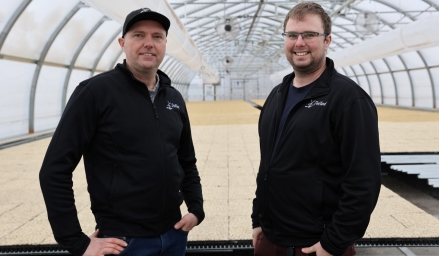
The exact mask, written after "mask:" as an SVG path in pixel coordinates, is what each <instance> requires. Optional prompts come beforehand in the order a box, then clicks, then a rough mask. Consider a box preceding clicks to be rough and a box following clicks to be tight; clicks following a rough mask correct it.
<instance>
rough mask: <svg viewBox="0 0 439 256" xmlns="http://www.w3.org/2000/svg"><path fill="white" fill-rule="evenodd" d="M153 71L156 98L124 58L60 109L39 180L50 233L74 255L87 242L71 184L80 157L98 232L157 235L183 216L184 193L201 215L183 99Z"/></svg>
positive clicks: (84, 85) (163, 76) (84, 84)
mask: <svg viewBox="0 0 439 256" xmlns="http://www.w3.org/2000/svg"><path fill="white" fill-rule="evenodd" d="M157 73H158V74H159V78H160V87H159V89H158V92H157V95H156V97H155V100H154V103H153V102H152V101H151V98H150V95H149V92H148V89H147V87H146V86H145V84H143V83H142V82H140V81H138V80H137V79H135V78H134V76H133V75H132V73H131V72H130V71H129V70H128V69H127V68H126V66H125V63H124V64H118V65H117V66H116V67H115V68H114V69H113V70H111V71H108V72H105V73H102V74H100V75H97V76H95V77H92V78H90V79H88V80H85V81H83V82H82V83H80V84H79V85H78V86H77V88H76V90H75V91H74V92H73V94H72V96H71V97H70V100H69V102H68V104H67V106H66V108H65V110H64V113H63V115H62V117H61V120H60V122H59V124H58V127H57V129H56V131H55V134H54V135H53V138H52V141H51V142H50V145H49V148H48V150H47V153H46V156H45V158H44V162H43V165H42V167H41V171H40V185H41V190H42V192H43V196H44V200H45V202H46V207H47V212H48V218H49V221H50V224H51V227H52V230H53V233H54V236H55V239H56V241H57V242H58V243H59V244H60V245H61V246H62V247H64V248H65V249H67V250H69V251H70V252H71V253H73V254H74V255H82V254H83V253H84V252H85V250H86V248H87V246H88V244H89V242H90V239H89V238H88V236H87V235H85V234H84V233H83V232H82V230H81V226H80V223H79V221H78V217H77V211H76V207H75V201H74V195H73V190H72V185H73V183H72V172H73V171H74V169H75V168H76V166H77V164H78V162H79V160H80V159H81V156H83V159H84V165H85V172H86V177H87V183H88V192H89V194H90V200H91V210H92V212H93V214H94V216H95V219H96V224H97V225H96V228H98V229H99V230H100V231H99V232H100V233H101V234H107V235H122V236H132V237H148V236H156V235H160V234H162V233H164V232H166V231H167V230H168V229H170V228H172V227H173V225H174V224H175V223H176V222H178V221H179V220H180V218H181V212H180V205H181V204H182V202H183V200H184V201H185V202H186V204H187V206H188V211H189V212H191V213H193V214H194V215H195V216H196V217H197V218H198V221H199V223H201V221H202V220H203V219H204V211H203V198H202V191H201V184H200V177H199V174H198V170H197V167H196V165H195V163H196V158H195V152H194V146H193V143H192V136H191V130H190V124H189V119H188V114H187V110H186V105H185V102H184V100H183V98H182V96H181V94H180V93H179V92H178V91H177V90H176V89H175V88H173V87H172V86H171V80H170V79H169V78H168V77H167V76H166V74H165V73H163V72H161V71H160V70H158V72H157Z"/></svg>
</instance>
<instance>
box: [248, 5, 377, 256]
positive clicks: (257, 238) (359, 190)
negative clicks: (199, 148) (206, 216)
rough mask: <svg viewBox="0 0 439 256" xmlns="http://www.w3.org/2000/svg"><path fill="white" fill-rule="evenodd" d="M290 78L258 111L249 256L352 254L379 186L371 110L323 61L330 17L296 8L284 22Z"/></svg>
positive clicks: (330, 64)
mask: <svg viewBox="0 0 439 256" xmlns="http://www.w3.org/2000/svg"><path fill="white" fill-rule="evenodd" d="M284 31H285V32H284V33H283V36H284V38H285V55H286V57H287V59H288V61H289V62H290V63H291V65H292V66H293V69H294V72H293V73H291V74H289V75H287V76H286V77H285V78H284V79H283V82H282V83H281V84H279V85H278V86H276V87H275V88H274V89H273V91H272V92H271V93H270V95H269V96H268V98H267V100H266V102H265V104H264V107H263V109H262V111H261V115H260V120H259V136H260V150H261V162H260V167H259V173H258V176H257V189H256V198H255V199H254V201H253V212H252V221H253V234H252V235H253V246H254V247H255V255H264V256H267V255H282V256H284V255H295V256H298V255H317V256H326V255H343V256H347V255H355V248H354V243H355V241H356V240H358V239H359V238H361V237H362V236H363V235H364V233H365V231H366V228H367V226H368V224H369V220H370V215H371V213H372V211H373V209H374V207H375V205H376V202H377V199H378V195H379V191H380V184H381V169H380V148H379V138H378V117H377V111H376V108H375V105H374V103H373V102H372V100H371V98H370V97H369V96H368V95H367V93H366V92H364V91H363V90H362V89H361V88H360V87H359V86H358V85H357V84H356V83H355V82H353V81H352V80H350V79H349V78H347V77H345V76H343V75H341V74H339V73H337V71H336V70H335V69H334V63H333V61H332V60H331V59H329V58H327V57H326V51H327V50H328V47H329V45H330V43H331V40H332V38H331V18H330V17H329V16H328V14H327V13H326V12H325V11H324V10H323V8H322V7H321V6H320V5H318V4H316V3H300V4H298V5H296V6H295V7H294V8H293V9H292V10H291V11H290V12H289V13H288V15H287V17H286V19H285V22H284Z"/></svg>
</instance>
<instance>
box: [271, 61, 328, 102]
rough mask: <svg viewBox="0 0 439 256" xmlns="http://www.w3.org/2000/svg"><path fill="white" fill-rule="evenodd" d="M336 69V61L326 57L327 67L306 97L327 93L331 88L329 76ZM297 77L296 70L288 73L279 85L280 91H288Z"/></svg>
mask: <svg viewBox="0 0 439 256" xmlns="http://www.w3.org/2000/svg"><path fill="white" fill-rule="evenodd" d="M335 72H336V71H335V69H334V61H333V60H332V59H330V58H328V57H326V69H325V71H323V73H322V74H321V75H320V76H319V78H317V80H316V84H315V85H314V87H313V88H312V90H311V91H310V92H309V93H308V95H306V96H305V99H307V98H313V97H316V96H319V95H322V94H327V93H329V91H330V90H331V88H330V86H329V78H330V77H331V75H333V74H334V73H335ZM294 77H295V74H294V72H293V73H291V74H289V75H286V76H285V77H284V79H283V81H282V83H281V84H280V86H279V89H278V93H284V92H286V89H287V88H288V86H289V85H290V84H291V82H292V81H293V79H294Z"/></svg>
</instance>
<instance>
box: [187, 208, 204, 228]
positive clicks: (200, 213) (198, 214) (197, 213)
mask: <svg viewBox="0 0 439 256" xmlns="http://www.w3.org/2000/svg"><path fill="white" fill-rule="evenodd" d="M190 213H192V214H193V215H195V217H197V219H198V224H197V226H198V225H200V223H201V222H202V221H203V220H204V211H192V212H190Z"/></svg>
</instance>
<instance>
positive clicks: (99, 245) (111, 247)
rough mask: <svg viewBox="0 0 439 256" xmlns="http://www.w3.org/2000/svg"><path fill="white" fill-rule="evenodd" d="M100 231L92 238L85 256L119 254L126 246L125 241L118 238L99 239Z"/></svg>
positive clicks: (92, 235)
mask: <svg viewBox="0 0 439 256" xmlns="http://www.w3.org/2000/svg"><path fill="white" fill-rule="evenodd" d="M98 233H99V230H96V231H95V232H94V233H93V234H91V236H90V240H91V241H90V244H89V245H88V247H87V250H85V253H84V255H83V256H105V255H107V254H119V253H120V252H121V251H122V250H123V249H124V248H125V247H126V246H127V243H126V242H125V241H124V240H121V239H117V238H98Z"/></svg>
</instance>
